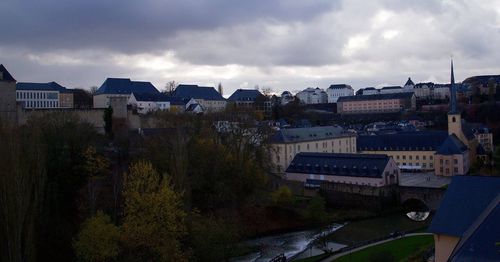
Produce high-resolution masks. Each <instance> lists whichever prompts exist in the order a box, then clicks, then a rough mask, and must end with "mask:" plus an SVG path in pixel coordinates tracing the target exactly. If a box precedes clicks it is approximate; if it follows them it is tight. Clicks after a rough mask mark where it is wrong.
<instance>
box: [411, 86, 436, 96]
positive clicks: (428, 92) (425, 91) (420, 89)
mask: <svg viewBox="0 0 500 262" xmlns="http://www.w3.org/2000/svg"><path fill="white" fill-rule="evenodd" d="M433 91H434V83H432V82H426V83H418V84H416V85H415V86H414V88H413V92H415V97H416V98H417V100H425V99H430V98H431V97H432V93H433Z"/></svg>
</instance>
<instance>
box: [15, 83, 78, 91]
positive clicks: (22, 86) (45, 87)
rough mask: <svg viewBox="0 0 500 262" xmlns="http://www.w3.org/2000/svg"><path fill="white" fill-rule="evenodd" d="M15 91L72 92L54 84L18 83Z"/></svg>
mask: <svg viewBox="0 0 500 262" xmlns="http://www.w3.org/2000/svg"><path fill="white" fill-rule="evenodd" d="M16 90H33V91H35V90H36V91H58V92H59V93H71V92H72V91H71V90H69V89H67V88H66V87H64V86H61V85H60V84H58V83H56V82H50V83H26V82H18V83H17V84H16Z"/></svg>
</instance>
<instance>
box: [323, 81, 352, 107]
mask: <svg viewBox="0 0 500 262" xmlns="http://www.w3.org/2000/svg"><path fill="white" fill-rule="evenodd" d="M326 94H327V96H328V103H337V100H338V99H339V97H342V96H353V95H354V89H353V88H352V86H350V85H346V84H340V85H330V87H328V88H327V89H326Z"/></svg>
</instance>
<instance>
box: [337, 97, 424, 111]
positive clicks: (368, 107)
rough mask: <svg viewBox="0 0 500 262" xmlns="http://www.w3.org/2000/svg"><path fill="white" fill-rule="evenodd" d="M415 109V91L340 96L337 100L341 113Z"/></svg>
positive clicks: (338, 109)
mask: <svg viewBox="0 0 500 262" xmlns="http://www.w3.org/2000/svg"><path fill="white" fill-rule="evenodd" d="M415 109H416V100H415V94H414V93H413V92H407V93H394V94H378V95H355V96H344V97H339V99H338V101H337V113H339V114H359V113H362V114H369V113H392V112H401V111H403V110H415Z"/></svg>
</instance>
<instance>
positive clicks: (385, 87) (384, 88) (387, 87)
mask: <svg viewBox="0 0 500 262" xmlns="http://www.w3.org/2000/svg"><path fill="white" fill-rule="evenodd" d="M392 89H403V88H402V87H400V86H384V87H382V90H392Z"/></svg>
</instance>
